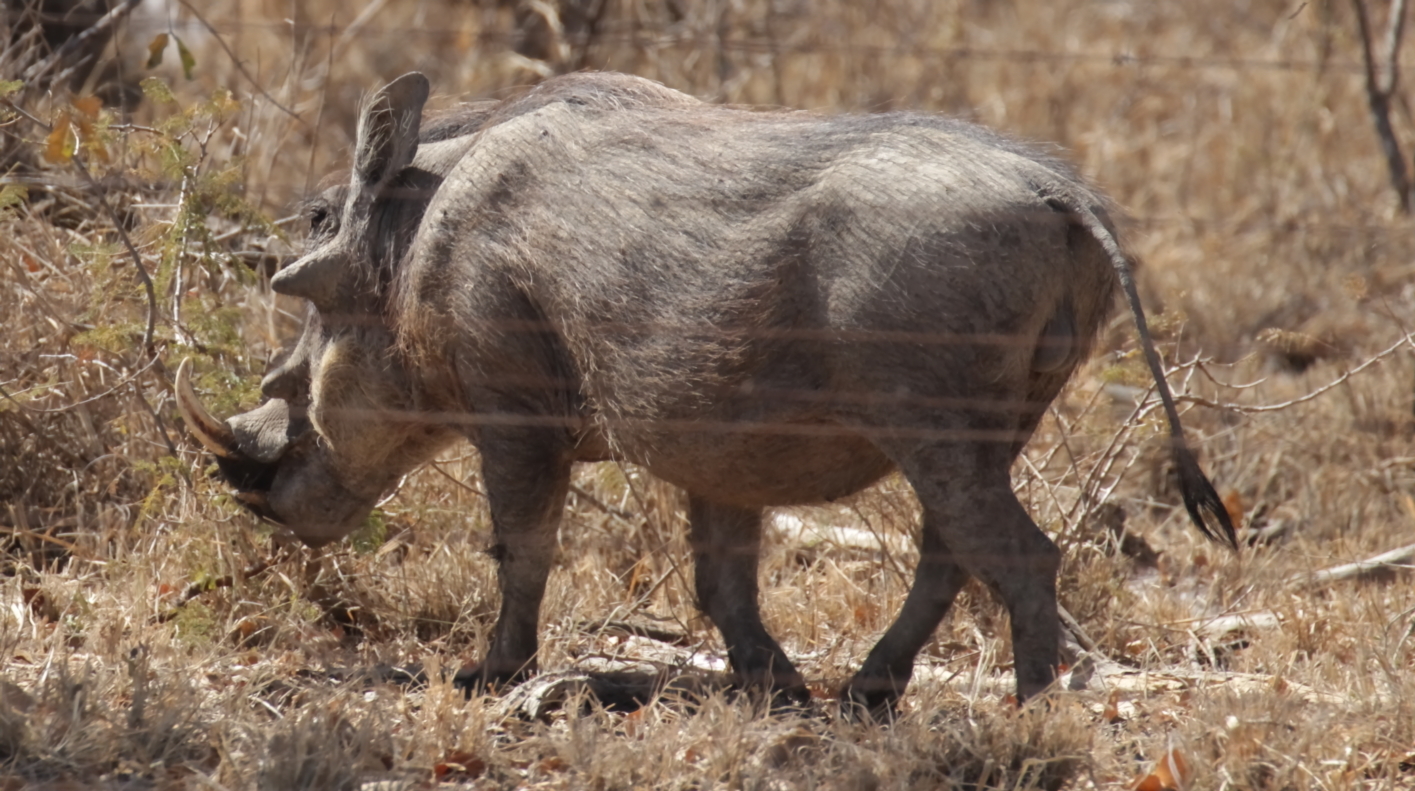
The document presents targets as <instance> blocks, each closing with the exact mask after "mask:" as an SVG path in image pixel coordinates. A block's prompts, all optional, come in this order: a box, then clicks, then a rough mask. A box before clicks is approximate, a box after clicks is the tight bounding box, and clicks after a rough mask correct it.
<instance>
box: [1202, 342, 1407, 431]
mask: <svg viewBox="0 0 1415 791" xmlns="http://www.w3.org/2000/svg"><path fill="white" fill-rule="evenodd" d="M1406 344H1410V346H1411V347H1412V348H1415V336H1411V335H1402V336H1401V337H1400V340H1398V341H1396V342H1395V343H1393V344H1391V345H1390V346H1389V347H1388V348H1386V349H1384V350H1383V351H1381V352H1380V353H1379V354H1377V355H1376V356H1375V357H1372V358H1371V359H1369V360H1367V361H1366V362H1364V363H1361V364H1360V365H1358V366H1356V367H1355V368H1352V369H1351V370H1349V371H1347V372H1346V373H1344V374H1342V375H1341V376H1338V377H1337V378H1335V379H1333V380H1332V381H1330V382H1328V383H1327V384H1325V385H1322V386H1321V387H1318V388H1317V389H1316V390H1313V391H1312V392H1310V393H1307V394H1306V395H1303V396H1298V397H1297V398H1294V399H1292V400H1290V401H1283V402H1282V403H1279V404H1261V405H1258V406H1247V405H1244V404H1226V403H1219V402H1217V401H1210V400H1209V399H1207V398H1200V397H1199V396H1192V395H1181V396H1178V397H1177V398H1176V400H1177V401H1182V402H1185V403H1189V404H1198V405H1199V406H1206V407H1210V408H1212V409H1223V410H1227V411H1230V412H1238V413H1240V414H1244V415H1253V414H1258V413H1260V412H1278V411H1281V410H1283V409H1287V408H1289V407H1294V406H1297V405H1298V404H1303V403H1306V402H1308V401H1311V400H1312V399H1314V398H1316V397H1318V396H1320V395H1322V394H1323V393H1326V392H1328V391H1330V390H1331V389H1332V388H1334V387H1337V386H1338V385H1340V384H1341V383H1343V382H1345V381H1346V380H1347V379H1350V378H1351V377H1353V376H1355V375H1356V374H1359V373H1361V372H1362V371H1364V370H1366V369H1367V368H1370V367H1371V366H1373V365H1375V364H1376V363H1378V362H1380V361H1381V360H1384V359H1385V358H1387V357H1389V356H1390V355H1392V354H1395V353H1396V352H1397V351H1399V350H1400V347H1402V346H1405V345H1406Z"/></svg>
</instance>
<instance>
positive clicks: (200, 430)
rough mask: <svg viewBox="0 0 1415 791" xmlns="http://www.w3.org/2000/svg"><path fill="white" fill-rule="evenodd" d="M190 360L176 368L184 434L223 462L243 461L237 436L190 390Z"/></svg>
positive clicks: (243, 455) (178, 399) (178, 405)
mask: <svg viewBox="0 0 1415 791" xmlns="http://www.w3.org/2000/svg"><path fill="white" fill-rule="evenodd" d="M191 362H192V361H191V360H190V359H187V360H183V361H182V364H181V365H179V366H177V386H176V391H177V411H178V412H181V413H182V419H183V420H185V421H186V423H187V431H190V432H191V433H192V436H194V437H196V438H197V441H198V442H200V443H201V444H202V446H204V447H205V448H206V449H207V450H209V451H211V452H212V453H214V454H216V455H217V456H220V457H221V458H223V459H239V458H244V457H245V454H242V453H241V452H240V450H239V449H238V448H237V447H236V435H235V434H234V433H232V431H231V427H230V426H227V425H226V424H225V423H223V422H221V421H220V420H217V419H216V418H214V417H212V416H211V413H210V412H208V411H206V407H205V406H203V405H202V403H201V399H199V398H197V394H196V391H195V390H193V389H192V377H191Z"/></svg>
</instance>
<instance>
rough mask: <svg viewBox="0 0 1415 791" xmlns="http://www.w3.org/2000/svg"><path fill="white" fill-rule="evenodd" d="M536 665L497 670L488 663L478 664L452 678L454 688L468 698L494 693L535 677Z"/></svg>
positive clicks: (460, 671) (465, 668) (464, 669)
mask: <svg viewBox="0 0 1415 791" xmlns="http://www.w3.org/2000/svg"><path fill="white" fill-rule="evenodd" d="M535 672H536V669H535V666H534V665H521V666H520V667H517V668H515V669H513V670H504V669H503V670H500V671H498V670H495V669H492V668H490V667H489V666H488V665H487V663H486V662H478V663H477V664H475V665H472V666H471V667H464V668H462V669H461V670H458V671H457V674H456V675H454V676H452V686H453V687H456V688H457V689H459V690H461V691H462V694H463V695H466V696H467V697H468V698H470V697H472V696H474V695H486V694H490V693H494V692H496V691H498V690H501V689H505V688H506V687H509V686H513V685H515V684H519V683H521V682H522V681H525V680H526V679H528V678H530V677H531V676H533V675H535Z"/></svg>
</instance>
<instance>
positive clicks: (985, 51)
mask: <svg viewBox="0 0 1415 791" xmlns="http://www.w3.org/2000/svg"><path fill="white" fill-rule="evenodd" d="M134 24H135V25H138V24H145V25H146V26H147V27H151V28H152V29H153V30H154V31H155V32H161V31H162V30H166V29H167V26H166V24H165V23H163V24H157V23H138V22H135V23H134ZM211 24H212V26H213V27H215V28H216V29H217V30H218V31H219V32H221V33H222V34H227V33H237V32H240V31H242V30H272V29H279V30H285V31H289V30H291V29H292V28H293V29H294V30H295V32H298V33H301V34H320V35H328V36H336V37H337V36H345V35H347V36H351V37H356V38H383V37H388V38H402V37H408V36H423V37H428V38H444V39H460V38H463V37H465V36H467V31H459V30H455V29H449V28H445V27H443V28H433V27H410V26H394V27H381V28H378V27H373V26H369V25H365V26H363V27H360V28H359V29H357V30H348V29H347V28H346V27H343V26H339V25H318V24H303V25H295V24H292V23H290V22H249V21H237V20H211ZM191 27H192V29H193V31H194V32H195V31H196V28H197V26H196V25H191ZM626 27H627V26H626ZM471 38H472V40H474V41H475V43H477V44H480V45H502V46H507V45H511V44H514V43H516V42H518V41H520V40H522V38H523V34H522V33H519V32H515V31H487V30H482V31H477V32H476V33H475V34H473V35H472V36H471ZM566 40H567V43H569V44H571V45H573V46H581V47H582V46H585V45H586V44H589V45H601V44H605V45H632V46H638V47H656V48H664V49H667V48H672V47H684V46H692V47H695V48H700V49H722V50H728V51H732V52H746V53H751V54H763V55H768V54H770V55H813V54H851V55H862V56H885V55H895V56H900V55H903V56H911V57H917V58H926V59H934V60H990V61H1011V62H1015V63H1039V64H1090V65H1101V66H1104V65H1110V66H1114V67H1117V68H1130V67H1144V66H1164V67H1168V68H1176V69H1186V70H1207V69H1228V70H1235V71H1250V70H1251V71H1302V72H1313V73H1326V72H1344V73H1351V74H1357V75H1360V74H1364V73H1365V66H1363V65H1362V64H1361V63H1360V62H1358V61H1355V60H1350V61H1347V60H1326V61H1323V60H1316V59H1299V58H1272V59H1268V58H1251V57H1238V56H1221V55H1214V56H1196V55H1164V54H1139V53H1135V52H1075V51H1058V50H1043V49H1018V48H1001V49H990V48H986V47H937V46H927V45H918V44H896V45H889V46H885V45H876V44H828V43H824V42H809V43H789V42H783V41H781V40H779V39H776V38H772V37H766V36H749V37H744V36H738V35H729V36H718V35H716V34H712V33H706V32H700V31H683V32H677V31H671V30H662V29H655V28H653V27H638V28H633V27H630V28H628V29H624V30H612V29H611V30H600V31H597V32H596V33H595V34H594V35H593V37H592V38H591V37H588V36H585V35H579V36H576V35H567V36H566ZM1400 70H1401V71H1406V72H1415V66H1402V67H1401V69H1400Z"/></svg>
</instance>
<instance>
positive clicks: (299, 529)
mask: <svg viewBox="0 0 1415 791" xmlns="http://www.w3.org/2000/svg"><path fill="white" fill-rule="evenodd" d="M175 389H176V395H177V408H178V411H180V412H181V414H182V418H183V419H184V420H185V421H186V424H187V430H188V431H189V432H191V434H192V436H193V437H194V438H195V439H196V440H197V441H198V442H200V443H201V444H202V446H203V447H205V448H206V449H207V450H208V451H210V452H211V454H212V455H213V456H215V457H216V464H217V467H218V468H219V469H220V470H221V475H222V477H224V478H225V479H226V481H227V482H228V483H230V484H231V485H232V486H233V487H235V489H236V492H235V494H234V496H235V498H236V500H237V501H238V502H240V503H241V505H243V506H245V507H246V508H247V509H249V510H250V511H251V512H253V513H255V514H256V515H257V516H259V517H261V518H262V519H266V520H269V521H271V522H274V523H275V524H278V525H281V526H283V527H285V528H287V529H289V530H290V531H291V532H292V533H294V534H295V536H296V537H298V538H299V539H300V540H301V541H303V542H304V543H305V544H307V545H309V546H312V547H317V546H321V545H323V544H327V543H330V542H332V541H337V540H339V539H341V538H343V537H344V536H346V535H348V534H349V533H351V532H353V531H354V530H355V529H356V528H357V527H358V526H359V525H360V524H361V523H362V522H363V520H364V518H365V517H366V516H367V515H368V513H369V511H371V510H372V509H373V507H374V505H375V503H376V502H377V499H378V496H377V494H375V495H372V496H367V495H363V496H361V495H359V494H356V493H355V492H352V491H350V490H349V489H348V488H347V487H345V486H344V485H343V484H342V483H341V482H340V480H339V477H338V476H337V475H336V474H335V473H334V471H333V470H332V469H331V468H330V466H329V464H328V461H327V454H326V452H325V449H324V448H323V446H322V444H321V443H320V441H319V437H318V435H317V434H316V433H315V432H314V430H313V429H312V428H309V423H308V421H307V420H306V419H305V418H304V417H303V414H300V415H299V416H298V417H296V418H292V417H291V412H293V411H294V410H292V409H291V408H290V406H289V404H287V403H285V402H283V401H280V400H279V399H272V400H271V401H269V402H267V403H266V404H265V405H264V406H262V407H260V408H258V409H255V410H252V411H251V412H247V413H245V414H243V415H237V416H236V417H234V418H232V419H230V420H227V421H221V420H218V419H217V418H216V417H214V416H213V415H212V414H211V413H210V412H209V411H208V410H207V409H206V407H205V405H203V404H202V402H201V400H200V399H199V398H198V397H197V395H196V392H195V391H194V390H193V389H192V384H191V378H190V373H189V365H188V363H187V362H185V361H184V362H183V363H182V364H181V366H180V367H179V368H178V369H177V382H176V388H175Z"/></svg>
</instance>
